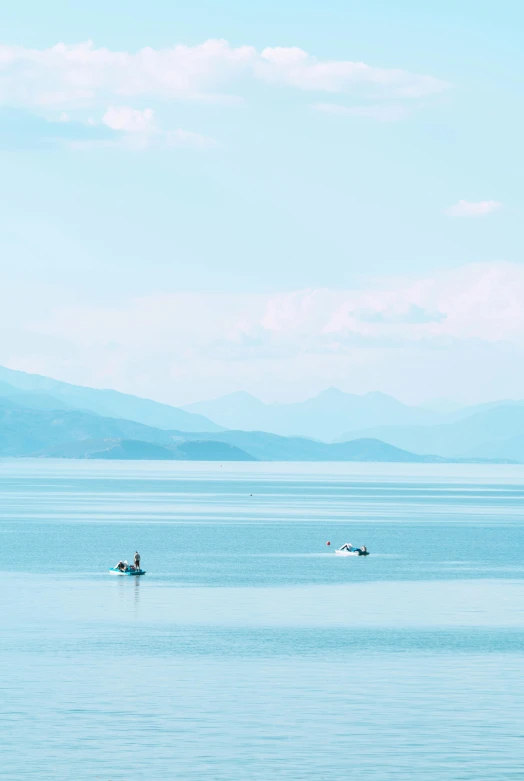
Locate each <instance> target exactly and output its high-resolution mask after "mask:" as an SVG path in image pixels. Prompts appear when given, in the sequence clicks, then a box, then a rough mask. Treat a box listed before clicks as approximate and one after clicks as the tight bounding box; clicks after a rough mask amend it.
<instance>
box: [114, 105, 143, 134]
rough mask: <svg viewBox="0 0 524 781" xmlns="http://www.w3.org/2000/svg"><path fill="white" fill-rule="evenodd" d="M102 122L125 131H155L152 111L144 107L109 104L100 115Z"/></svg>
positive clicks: (141, 132)
mask: <svg viewBox="0 0 524 781" xmlns="http://www.w3.org/2000/svg"><path fill="white" fill-rule="evenodd" d="M102 122H103V123H104V125H107V126H108V127H110V128H111V129H112V130H123V131H124V132H125V133H140V134H144V133H151V132H155V131H156V129H157V128H156V125H155V119H154V111H153V109H151V108H146V109H144V110H143V111H140V109H135V108H130V107H129V106H119V107H115V106H109V108H108V109H107V111H106V113H105V114H104V116H103V117H102Z"/></svg>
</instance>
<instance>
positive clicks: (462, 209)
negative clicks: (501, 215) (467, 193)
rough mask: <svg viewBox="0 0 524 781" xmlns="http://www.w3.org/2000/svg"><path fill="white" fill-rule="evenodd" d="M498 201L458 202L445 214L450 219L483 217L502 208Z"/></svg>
mask: <svg viewBox="0 0 524 781" xmlns="http://www.w3.org/2000/svg"><path fill="white" fill-rule="evenodd" d="M502 205H503V204H502V203H501V202H500V201H459V202H458V203H456V204H454V205H453V206H450V208H449V209H447V210H446V213H447V214H449V215H450V217H483V216H484V215H485V214H491V213H492V212H495V211H498V209H501V208H502Z"/></svg>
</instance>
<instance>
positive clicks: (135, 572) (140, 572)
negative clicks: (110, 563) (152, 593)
mask: <svg viewBox="0 0 524 781" xmlns="http://www.w3.org/2000/svg"><path fill="white" fill-rule="evenodd" d="M109 572H111V574H112V575H133V576H135V577H136V576H137V575H145V574H146V573H145V570H143V569H135V567H126V568H125V569H119V567H111V569H110V570H109Z"/></svg>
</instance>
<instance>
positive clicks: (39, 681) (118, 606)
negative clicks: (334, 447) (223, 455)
mask: <svg viewBox="0 0 524 781" xmlns="http://www.w3.org/2000/svg"><path fill="white" fill-rule="evenodd" d="M327 541H330V542H331V543H332V544H331V547H328V546H326V542H327ZM344 542H351V543H352V544H353V545H362V544H365V545H367V547H368V550H370V551H371V554H372V555H370V556H369V557H368V558H366V559H364V558H342V559H341V558H339V557H337V556H335V555H334V548H335V547H338V546H340V545H341V544H342V543H344ZM0 546H1V551H2V563H3V577H2V578H1V588H0V615H1V625H0V626H1V628H0V719H1V723H2V726H1V729H0V774H1V775H2V778H5V779H6V781H11V779H13V781H14V780H15V779H16V780H17V781H18V779H30V780H32V779H34V780H35V781H36V779H38V781H43V780H44V779H45V780H47V779H52V780H53V781H66V779H67V781H71V779H75V781H80V780H82V779H102V780H103V781H109V780H111V781H117V780H119V779H124V778H125V779H127V778H129V777H130V776H132V777H133V778H135V779H140V780H141V781H145V780H146V779H147V781H156V779H160V780H162V781H163V780H164V779H169V780H170V781H175V780H176V781H186V780H187V781H190V780H191V781H197V780H198V781H202V780H203V779H206V781H215V780H216V781H270V780H271V779H282V781H304V779H311V781H331V780H332V779H337V780H338V779H345V778H351V779H358V780H360V779H373V780H375V779H376V780H377V781H378V780H380V781H386V780H387V781H389V779H398V780H399V781H400V780H402V781H405V779H408V778H409V779H411V778H412V779H417V780H418V779H425V780H426V781H436V780H437V779H438V780H439V781H440V780H441V779H454V780H455V779H471V781H486V780H487V779H490V781H495V780H496V781H501V780H502V779H520V778H522V772H523V765H524V761H523V760H522V746H523V745H524V742H523V739H524V734H523V733H524V654H523V649H524V467H520V466H476V467H473V466H458V465H453V466H449V465H433V464H431V465H429V464H428V465H400V466H397V465H377V464H369V465H359V464H318V465H317V464H224V465H222V466H221V465H220V464H218V463H217V464H208V463H206V464H196V463H187V464H184V463H176V462H139V463H124V462H114V463H103V462H89V461H78V462H75V461H43V460H42V461H23V460H18V461H0ZM135 549H138V550H139V551H140V553H141V555H142V565H143V568H144V569H145V570H146V571H147V575H145V576H144V577H143V578H141V579H134V578H128V577H115V576H111V575H110V574H109V573H108V569H109V567H111V566H113V565H114V564H116V562H117V561H118V560H119V559H120V558H121V557H125V558H127V559H128V560H129V561H131V560H132V557H133V554H134V551H135Z"/></svg>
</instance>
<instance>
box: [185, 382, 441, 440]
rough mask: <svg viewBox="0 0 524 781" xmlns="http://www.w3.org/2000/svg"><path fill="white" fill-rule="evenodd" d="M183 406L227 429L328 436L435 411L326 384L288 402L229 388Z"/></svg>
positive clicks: (432, 416)
mask: <svg viewBox="0 0 524 781" xmlns="http://www.w3.org/2000/svg"><path fill="white" fill-rule="evenodd" d="M183 409H184V410H185V411H186V412H191V413H193V414H199V415H204V416H206V417H208V418H210V419H211V420H213V421H215V423H218V424H219V425H220V426H223V427H224V428H227V429H241V430H243V431H267V432H270V433H272V434H280V435H281V436H305V437H313V438H314V439H321V440H324V441H331V440H335V439H340V438H341V437H342V435H343V434H344V433H345V432H350V431H352V430H357V429H364V428H367V427H368V426H388V425H393V424H395V425H425V424H431V423H437V422H438V421H439V420H440V415H439V414H438V413H437V412H434V411H433V410H430V409H424V408H422V407H409V406H408V405H407V404H402V402H400V401H397V399H394V398H393V397H392V396H387V395H386V394H385V393H367V394H365V395H364V396H357V395H355V394H351V393H344V392H343V391H340V390H338V389H337V388H329V389H328V390H325V391H323V392H322V393H319V394H318V396H315V397H314V398H312V399H307V400H306V401H301V402H294V403H292V404H265V403H264V402H263V401H260V400H259V399H257V398H255V397H254V396H251V395H250V394H249V393H243V392H240V393H231V394H229V395H228V396H222V397H221V398H218V399H215V400H214V401H203V402H198V403H196V404H188V405H186V406H185V407H184V408H183Z"/></svg>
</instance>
